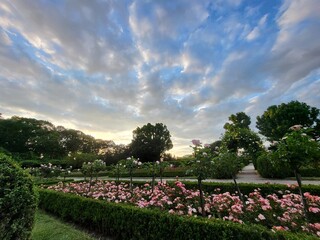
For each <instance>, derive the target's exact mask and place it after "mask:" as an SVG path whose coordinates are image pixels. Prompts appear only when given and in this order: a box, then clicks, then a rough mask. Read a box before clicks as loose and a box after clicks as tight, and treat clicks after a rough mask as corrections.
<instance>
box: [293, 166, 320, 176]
mask: <svg viewBox="0 0 320 240" xmlns="http://www.w3.org/2000/svg"><path fill="white" fill-rule="evenodd" d="M300 174H301V176H302V177H320V169H319V168H311V167H305V168H304V167H302V168H301V169H300ZM293 175H294V174H292V176H293Z"/></svg>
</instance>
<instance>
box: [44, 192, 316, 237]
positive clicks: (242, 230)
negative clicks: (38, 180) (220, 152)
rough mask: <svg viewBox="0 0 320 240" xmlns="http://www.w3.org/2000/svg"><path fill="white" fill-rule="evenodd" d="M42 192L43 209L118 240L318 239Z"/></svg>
mask: <svg viewBox="0 0 320 240" xmlns="http://www.w3.org/2000/svg"><path fill="white" fill-rule="evenodd" d="M39 192H40V203H39V206H40V207H41V208H42V209H44V210H46V211H48V212H50V213H53V214H55V215H57V216H59V217H61V218H63V219H65V220H68V221H72V222H74V223H77V224H80V225H82V226H85V227H87V228H89V229H90V230H93V231H95V232H97V233H100V234H103V235H104V236H112V237H114V238H116V239H141V240H143V239H172V240H174V239H183V240H187V239H216V240H220V239H221V240H222V239H223V240H227V239H234V240H236V239H239V240H243V239H246V240H250V239H252V240H259V239H268V240H273V239H274V240H277V239H279V240H280V239H281V240H283V239H289V240H298V239H307V240H312V239H317V238H316V237H313V236H310V235H306V234H293V233H287V232H277V233H273V232H272V231H270V230H268V229H267V228H265V227H263V226H258V225H245V224H237V223H233V222H227V221H222V220H220V219H210V220H209V219H202V218H194V217H182V216H177V215H171V214H169V213H164V212H161V211H159V210H151V209H140V208H138V207H134V206H128V205H125V204H115V203H108V202H105V201H101V200H95V199H89V198H84V197H80V196H76V195H72V194H66V193H61V192H55V191H52V190H44V189H41V190H39Z"/></svg>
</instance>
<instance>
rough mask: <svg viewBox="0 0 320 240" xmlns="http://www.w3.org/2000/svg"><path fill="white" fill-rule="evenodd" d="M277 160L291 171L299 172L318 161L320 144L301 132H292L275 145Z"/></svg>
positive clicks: (319, 159) (319, 158)
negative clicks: (285, 164)
mask: <svg viewBox="0 0 320 240" xmlns="http://www.w3.org/2000/svg"><path fill="white" fill-rule="evenodd" d="M276 152H277V153H278V156H279V158H280V159H281V160H282V161H284V162H287V163H288V164H289V165H290V167H291V168H292V169H293V170H299V169H300V167H301V166H306V165H308V164H310V163H312V162H319V161H320V144H319V142H316V141H314V139H312V138H311V137H309V136H308V135H307V134H305V133H304V132H303V130H298V131H292V132H291V133H288V134H286V136H285V137H284V138H283V139H282V140H281V141H280V142H279V144H278V145H277V151H276Z"/></svg>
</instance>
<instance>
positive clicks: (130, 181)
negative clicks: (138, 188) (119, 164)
mask: <svg viewBox="0 0 320 240" xmlns="http://www.w3.org/2000/svg"><path fill="white" fill-rule="evenodd" d="M130 192H131V193H132V168H130Z"/></svg>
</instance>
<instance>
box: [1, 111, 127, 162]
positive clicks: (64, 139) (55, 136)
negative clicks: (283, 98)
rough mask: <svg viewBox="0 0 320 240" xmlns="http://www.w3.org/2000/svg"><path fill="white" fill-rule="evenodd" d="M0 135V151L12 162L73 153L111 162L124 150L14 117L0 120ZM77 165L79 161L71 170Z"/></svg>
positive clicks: (45, 124)
mask: <svg viewBox="0 0 320 240" xmlns="http://www.w3.org/2000/svg"><path fill="white" fill-rule="evenodd" d="M0 136H1V138H0V149H1V148H2V149H6V150H7V151H9V152H11V153H12V154H13V156H15V158H16V159H23V160H25V159H38V160H39V162H41V161H42V160H45V159H50V160H52V159H62V158H65V157H67V156H68V155H71V154H77V153H84V154H94V155H95V158H97V155H98V154H100V155H102V156H103V158H105V159H111V160H112V161H115V158H117V157H119V156H120V155H121V154H122V152H123V151H122V150H123V149H124V148H126V147H124V148H123V147H122V146H119V147H118V146H117V145H115V143H114V142H113V141H108V140H100V139H95V138H93V137H92V136H90V135H86V134H84V133H83V132H81V131H78V130H74V129H65V128H64V127H62V126H58V127H55V126H54V125H53V124H52V123H50V122H48V121H43V120H37V119H33V118H23V117H18V116H14V117H12V118H9V119H2V118H0ZM126 156H127V155H126ZM118 159H119V158H118ZM118 159H117V160H118ZM86 161H88V160H86ZM41 163H42V162H41ZM81 165H82V162H81V163H78V166H74V167H81Z"/></svg>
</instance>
